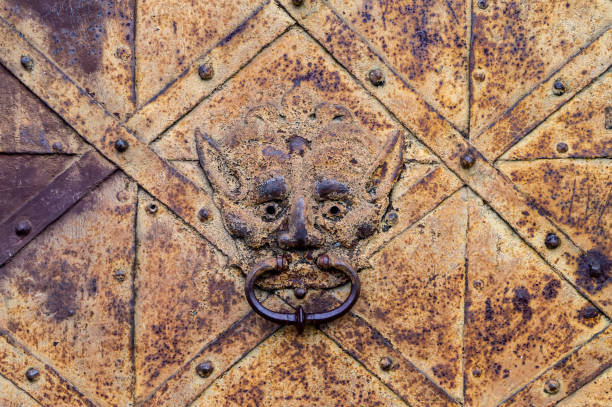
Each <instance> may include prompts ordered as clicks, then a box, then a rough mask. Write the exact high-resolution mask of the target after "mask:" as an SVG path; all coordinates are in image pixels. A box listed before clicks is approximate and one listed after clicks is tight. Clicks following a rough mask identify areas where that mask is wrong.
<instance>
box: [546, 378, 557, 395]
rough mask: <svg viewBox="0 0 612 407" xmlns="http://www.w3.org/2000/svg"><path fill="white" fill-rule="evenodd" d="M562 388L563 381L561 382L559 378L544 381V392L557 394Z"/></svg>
mask: <svg viewBox="0 0 612 407" xmlns="http://www.w3.org/2000/svg"><path fill="white" fill-rule="evenodd" d="M560 389H561V383H559V381H558V380H555V379H551V380H546V383H544V392H545V393H548V394H557V393H559V390H560Z"/></svg>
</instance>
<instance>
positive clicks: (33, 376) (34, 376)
mask: <svg viewBox="0 0 612 407" xmlns="http://www.w3.org/2000/svg"><path fill="white" fill-rule="evenodd" d="M25 376H26V379H28V381H30V382H35V381H36V380H38V378H39V377H40V372H39V371H38V369H34V368H33V367H31V368H29V369H28V371H27V372H26V374H25Z"/></svg>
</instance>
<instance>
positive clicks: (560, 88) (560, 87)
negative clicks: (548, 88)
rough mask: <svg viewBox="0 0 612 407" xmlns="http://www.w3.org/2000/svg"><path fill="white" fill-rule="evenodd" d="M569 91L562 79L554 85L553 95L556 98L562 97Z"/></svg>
mask: <svg viewBox="0 0 612 407" xmlns="http://www.w3.org/2000/svg"><path fill="white" fill-rule="evenodd" d="M566 91H567V87H566V86H565V83H564V82H563V81H562V80H561V79H557V80H555V82H554V83H553V94H554V95H556V96H561V95H563V94H564V93H565V92H566Z"/></svg>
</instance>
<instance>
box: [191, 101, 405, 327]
mask: <svg viewBox="0 0 612 407" xmlns="http://www.w3.org/2000/svg"><path fill="white" fill-rule="evenodd" d="M299 114H300V115H301V116H302V117H301V118H299V117H296V115H295V112H293V113H292V114H287V113H286V112H284V111H279V109H277V108H276V107H274V106H272V105H264V106H260V107H257V108H255V109H252V110H251V111H249V112H248V114H247V115H246V117H245V118H244V121H243V122H242V123H241V124H239V125H237V126H235V127H234V128H232V129H229V130H228V131H227V133H226V134H225V135H224V136H222V137H221V138H220V139H219V141H215V140H213V139H212V138H211V137H210V136H209V135H207V134H203V133H202V132H200V131H199V130H197V131H196V145H197V149H198V154H199V158H200V165H201V166H202V169H203V170H204V172H205V174H206V176H207V178H208V180H209V182H210V184H211V186H212V188H213V190H214V193H215V201H216V202H217V204H218V205H219V208H220V210H221V213H222V215H223V217H224V223H225V226H226V227H227V229H228V231H229V233H230V234H231V235H232V236H233V237H234V238H236V240H237V245H238V248H239V252H240V253H241V259H239V260H238V261H236V263H237V264H238V265H239V266H240V267H241V268H242V269H243V271H245V273H246V272H248V271H249V270H250V271H251V273H249V276H250V277H251V280H250V284H251V285H252V284H253V283H254V280H255V279H257V278H259V277H260V275H262V274H263V272H265V271H277V272H276V273H268V275H267V276H265V278H264V276H262V278H261V279H259V281H258V285H259V286H260V287H262V288H282V287H300V286H301V287H316V288H330V287H334V286H337V285H339V284H342V283H344V282H346V281H347V276H348V278H349V279H351V281H352V283H353V285H354V286H355V285H356V286H357V293H355V294H356V295H358V285H359V284H358V279H357V277H356V275H354V274H355V272H354V270H359V269H361V268H363V267H364V266H366V265H367V263H366V260H365V259H361V258H360V256H359V252H360V245H362V244H363V241H364V239H366V238H368V237H370V236H371V235H372V234H374V233H375V232H377V231H378V229H379V224H380V221H381V218H382V216H383V215H384V213H385V211H386V209H387V207H388V204H389V193H390V191H391V188H392V186H393V184H394V183H395V181H396V180H397V178H398V176H399V173H400V171H401V168H402V165H403V158H402V154H403V144H404V142H403V135H402V134H401V133H400V132H399V131H398V132H396V133H395V134H393V135H392V136H390V137H389V139H388V140H386V142H385V143H384V144H383V145H382V146H381V143H380V142H379V141H377V140H373V139H372V137H369V135H368V134H367V133H366V132H365V131H364V130H362V129H361V128H360V127H359V126H358V125H357V123H356V122H355V120H354V119H353V117H352V114H351V113H350V112H349V111H348V110H347V109H346V108H344V107H342V106H339V105H335V104H329V103H322V104H319V105H318V106H316V107H313V108H312V111H307V110H300V112H299ZM254 274H257V275H256V276H255V275H254ZM248 284H249V279H248V278H247V285H248ZM251 288H252V287H251ZM247 289H248V287H247ZM247 291H248V290H247ZM353 291H354V290H353ZM247 295H248V293H247ZM253 298H254V295H253ZM355 299H356V296H355ZM353 301H354V300H353ZM249 302H251V305H253V306H254V308H256V306H261V304H259V303H257V304H253V303H252V301H251V300H250V301H249ZM350 305H352V303H351V304H350ZM350 305H349V308H350ZM262 308H263V307H262ZM263 310H265V309H263ZM256 311H258V310H257V308H256ZM259 311H261V310H259ZM259 311H258V312H259ZM346 311H348V308H347V309H346V310H344V311H343V313H344V312H346ZM300 313H301V315H300ZM280 315H285V316H287V315H288V317H286V318H285V317H283V318H284V319H285V320H284V321H278V318H277V319H274V318H271V317H270V315H268V316H267V317H268V318H269V319H273V320H277V322H285V323H294V324H297V325H299V326H303V324H304V323H305V322H320V321H318V320H316V319H312V318H310V319H309V317H311V316H312V315H307V314H304V313H303V311H302V310H301V308H300V309H299V312H296V314H295V315H293V314H280ZM264 316H266V315H264Z"/></svg>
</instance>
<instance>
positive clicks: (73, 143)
mask: <svg viewBox="0 0 612 407" xmlns="http://www.w3.org/2000/svg"><path fill="white" fill-rule="evenodd" d="M0 86H2V92H1V93H0V113H1V114H2V117H3V120H2V122H0V152H2V153H28V154H36V153H64V154H75V153H79V152H82V151H83V150H84V146H83V141H82V140H81V139H80V138H79V136H78V135H77V134H76V133H75V132H74V131H73V130H72V129H71V128H70V127H68V126H67V125H66V124H64V123H63V122H62V120H61V119H60V118H59V117H58V116H56V115H55V114H54V113H53V112H52V111H51V110H49V108H47V107H46V106H45V105H44V104H43V103H42V102H41V101H40V100H39V99H38V98H37V97H36V96H35V95H34V94H32V93H31V92H30V91H29V90H28V89H27V88H26V87H25V86H23V84H22V83H21V82H19V80H18V79H17V78H15V77H14V76H13V75H12V74H11V73H10V72H9V71H7V70H6V69H5V68H4V67H2V66H0Z"/></svg>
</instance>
